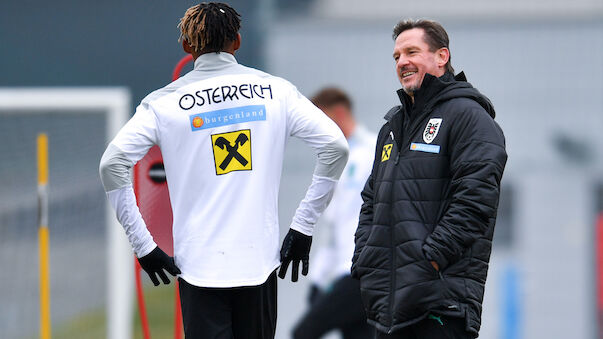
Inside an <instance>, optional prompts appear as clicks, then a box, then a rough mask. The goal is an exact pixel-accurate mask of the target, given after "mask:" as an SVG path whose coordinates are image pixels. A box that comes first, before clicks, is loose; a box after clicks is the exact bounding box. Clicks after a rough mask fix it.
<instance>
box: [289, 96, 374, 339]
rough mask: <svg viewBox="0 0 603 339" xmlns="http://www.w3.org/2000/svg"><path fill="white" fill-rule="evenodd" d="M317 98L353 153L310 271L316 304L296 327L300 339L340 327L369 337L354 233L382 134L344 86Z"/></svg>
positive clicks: (348, 334)
mask: <svg viewBox="0 0 603 339" xmlns="http://www.w3.org/2000/svg"><path fill="white" fill-rule="evenodd" d="M312 102H313V103H314V104H315V105H316V106H318V108H320V109H321V110H322V111H323V112H325V114H326V115H327V116H328V117H329V118H331V119H332V120H333V121H335V123H336V124H337V125H338V126H339V128H341V131H342V132H343V134H344V135H345V137H346V139H347V141H348V145H349V147H350V153H349V158H348V163H347V165H346V167H345V169H344V170H343V174H342V175H341V178H340V179H339V184H338V185H337V189H336V190H335V194H334V195H333V200H332V201H331V204H330V205H329V207H328V208H327V209H326V211H325V214H324V219H323V220H324V221H325V222H326V224H327V225H328V226H329V238H328V242H327V244H326V245H325V246H323V247H320V248H319V250H318V252H317V253H316V255H315V256H314V257H313V259H312V260H313V264H312V269H311V270H310V280H311V282H312V286H311V288H310V295H309V302H310V308H309V310H308V312H306V314H305V315H304V316H303V318H302V319H301V320H300V322H299V323H298V324H297V326H296V327H295V329H294V330H293V337H294V338H295V339H311V338H320V337H321V336H322V335H324V334H325V333H327V332H329V331H331V330H333V329H338V330H340V331H341V333H342V334H343V338H344V339H366V338H369V337H371V335H372V333H373V329H372V326H370V325H369V324H368V323H367V321H366V314H365V313H364V307H363V305H362V301H361V300H360V284H359V282H358V280H357V279H353V278H352V277H351V276H350V267H351V265H352V254H353V253H354V233H355V232H356V227H357V226H358V215H359V214H360V206H361V205H362V199H361V197H360V192H361V191H362V188H363V187H364V183H365V182H366V179H367V178H368V176H369V174H370V172H371V164H372V158H373V154H374V153H375V142H376V141H377V135H376V134H374V133H372V132H370V131H368V130H367V129H366V128H365V127H364V126H362V125H360V124H358V123H357V122H356V120H355V119H354V116H353V115H352V102H351V100H350V99H349V97H348V95H347V94H346V93H344V92H343V91H342V90H340V89H338V88H333V87H328V88H324V89H322V90H320V91H319V92H318V93H317V94H316V95H315V96H314V97H313V98H312Z"/></svg>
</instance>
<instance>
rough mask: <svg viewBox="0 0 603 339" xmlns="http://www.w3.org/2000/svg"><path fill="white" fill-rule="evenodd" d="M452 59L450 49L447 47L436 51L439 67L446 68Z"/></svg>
mask: <svg viewBox="0 0 603 339" xmlns="http://www.w3.org/2000/svg"><path fill="white" fill-rule="evenodd" d="M448 60H450V50H449V49H448V48H446V47H442V48H440V49H438V50H437V52H436V62H437V64H438V67H439V68H445V67H446V64H447V63H448Z"/></svg>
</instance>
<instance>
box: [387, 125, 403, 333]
mask: <svg viewBox="0 0 603 339" xmlns="http://www.w3.org/2000/svg"><path fill="white" fill-rule="evenodd" d="M389 135H390V136H391V137H392V142H393V144H395V145H396V149H397V154H396V162H395V165H397V164H398V161H399V160H400V147H398V144H397V143H396V138H394V133H393V132H392V131H390V132H389ZM395 165H394V166H395ZM395 169H396V168H395V167H394V171H395ZM393 195H394V190H393V189H392V190H391V191H390V201H391V200H392V199H393ZM390 213H393V212H390ZM391 217H393V216H391ZM391 219H392V220H393V218H391ZM389 233H390V234H389V239H390V249H391V251H390V260H391V265H392V268H391V270H390V272H391V273H390V282H389V283H390V288H391V293H390V298H389V310H390V319H389V330H388V331H387V332H388V333H391V329H392V327H393V326H394V298H395V297H396V285H395V283H396V265H395V262H394V261H395V257H396V256H395V253H396V248H395V244H394V225H391V227H390V228H389Z"/></svg>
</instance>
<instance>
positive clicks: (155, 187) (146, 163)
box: [134, 54, 193, 339]
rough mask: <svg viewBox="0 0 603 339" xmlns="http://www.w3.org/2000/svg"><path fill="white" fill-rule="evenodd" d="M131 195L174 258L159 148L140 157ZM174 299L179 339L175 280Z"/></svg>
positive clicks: (142, 309) (144, 322)
mask: <svg viewBox="0 0 603 339" xmlns="http://www.w3.org/2000/svg"><path fill="white" fill-rule="evenodd" d="M192 60H193V57H192V56H191V55H190V54H189V55H187V56H185V57H184V58H182V59H181V60H180V61H179V62H178V64H176V67H175V68H174V72H173V74H172V80H176V79H178V78H179V77H180V73H181V72H182V69H183V68H184V66H186V64H188V63H189V62H191V61H192ZM134 192H135V193H136V202H137V203H138V208H139V209H140V213H141V214H142V217H143V219H144V221H145V223H146V224H147V228H148V229H149V232H151V234H152V235H153V238H154V239H155V242H157V245H158V246H159V247H160V248H161V249H162V250H164V251H165V253H167V254H168V255H170V256H173V255H174V246H173V238H172V221H173V216H172V208H171V205H170V196H169V192H168V188H167V182H166V180H165V172H164V170H163V158H162V156H161V150H160V149H159V147H157V146H154V147H152V148H151V149H150V150H149V152H148V153H147V155H146V156H145V157H144V158H142V159H141V160H140V161H139V162H138V163H137V164H136V166H135V167H134ZM134 261H135V271H134V272H135V274H136V295H137V298H138V308H139V313H140V321H141V325H142V331H143V335H144V338H145V339H150V338H151V334H150V330H149V323H148V318H147V314H146V307H145V303H144V293H143V289H142V279H141V278H140V273H141V272H140V271H141V267H140V265H139V264H138V260H134ZM174 294H175V297H174V338H175V339H181V338H182V313H181V310H180V294H179V292H178V282H177V281H176V288H175V292H174Z"/></svg>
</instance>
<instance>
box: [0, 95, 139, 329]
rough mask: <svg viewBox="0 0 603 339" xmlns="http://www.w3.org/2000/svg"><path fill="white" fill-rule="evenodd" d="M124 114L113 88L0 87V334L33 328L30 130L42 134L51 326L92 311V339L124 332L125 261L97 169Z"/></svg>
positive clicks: (35, 282)
mask: <svg viewBox="0 0 603 339" xmlns="http://www.w3.org/2000/svg"><path fill="white" fill-rule="evenodd" d="M129 112H130V94H129V92H128V90H126V89H123V88H112V89H111V88H102V89H101V88H98V89H94V88H92V89H81V88H78V89H75V88H54V89H43V88H36V89H24V88H23V89H7V88H5V89H0V159H2V160H1V161H0V187H1V189H0V201H1V203H0V272H2V273H1V274H0V338H33V337H35V336H37V334H38V332H39V331H40V328H39V327H40V325H39V323H40V311H39V308H40V306H39V305H40V276H39V275H40V274H39V270H38V265H39V262H38V251H39V249H38V198H37V173H36V171H37V167H36V137H37V135H38V134H39V133H46V134H47V136H48V154H49V166H48V169H49V180H48V230H49V234H50V242H49V243H50V245H49V270H50V278H49V285H50V316H51V324H52V328H53V332H55V331H56V330H60V329H61V328H65V327H69V326H76V327H77V326H88V325H87V324H89V323H87V322H89V321H95V320H90V319H95V317H96V319H97V320H96V321H102V322H104V324H103V326H102V330H101V331H100V332H99V333H98V334H97V335H98V337H109V338H129V337H130V335H131V331H132V329H131V328H132V321H131V319H132V302H133V294H132V289H133V272H132V270H133V260H134V259H133V256H132V251H131V249H130V246H129V244H128V243H127V240H126V238H125V234H124V232H123V229H122V228H121V226H120V225H119V224H118V223H117V221H116V218H115V216H114V213H113V211H112V210H111V208H110V207H109V206H108V204H107V202H106V198H105V194H104V191H103V188H102V185H101V183H100V179H99V175H98V164H99V160H100V158H101V155H102V153H103V151H104V149H105V147H106V145H107V143H108V142H109V141H110V140H111V139H112V138H113V136H114V135H115V134H116V133H117V131H118V130H119V128H120V127H121V126H122V125H123V124H124V123H125V122H126V121H127V119H128V117H129ZM82 330H85V328H84V329H82ZM80 334H81V333H80ZM85 336H86V337H92V336H88V335H85ZM94 337H96V336H94Z"/></svg>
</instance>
